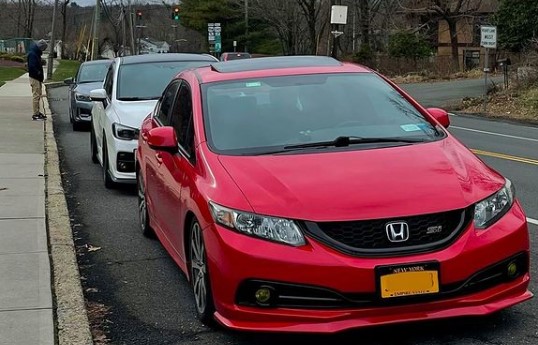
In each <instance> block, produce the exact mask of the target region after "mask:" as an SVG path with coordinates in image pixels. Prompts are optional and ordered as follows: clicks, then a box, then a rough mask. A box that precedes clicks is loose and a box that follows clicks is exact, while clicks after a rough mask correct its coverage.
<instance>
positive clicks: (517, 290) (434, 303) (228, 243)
mask: <svg viewBox="0 0 538 345" xmlns="http://www.w3.org/2000/svg"><path fill="white" fill-rule="evenodd" d="M204 240H205V242H206V246H207V255H208V264H209V272H210V278H211V281H212V282H226V284H222V283H220V284H213V296H214V300H215V307H216V313H215V318H216V319H217V320H218V322H220V323H221V324H223V325H224V326H226V327H229V328H232V329H237V330H251V331H271V332H314V333H317V332H321V333H331V332H338V331H343V330H346V329H350V328H356V327H364V326H372V325H382V324H391V323H399V322H408V321H418V320H426V319H428V320H431V319H438V318H447V317H456V316H464V315H487V314H490V313H494V312H496V311H499V310H501V309H504V308H507V307H510V306H512V305H514V304H517V303H520V302H523V301H525V300H527V299H529V298H531V297H532V293H531V292H530V291H528V285H529V280H530V277H529V274H528V255H529V253H528V251H529V238H528V230H527V225H526V220H525V216H524V214H523V212H522V211H521V208H520V206H519V204H518V203H517V202H516V203H515V204H514V206H513V207H512V209H511V210H510V211H509V212H508V213H507V214H506V215H505V216H504V217H503V218H502V219H501V220H499V221H498V222H497V223H496V224H494V225H493V226H491V227H490V228H489V229H488V230H486V231H479V230H475V229H474V228H473V226H472V225H470V226H469V227H468V228H467V229H466V230H465V231H464V232H463V233H462V234H461V235H460V237H459V238H458V239H457V240H456V241H455V242H454V243H453V244H452V245H450V246H449V247H447V248H445V249H442V250H438V251H435V252H430V253H423V254H414V255H407V256H398V257H376V258H372V257H368V258H364V257H362V258H361V257H353V256H349V255H346V254H343V253H340V252H337V251H335V250H333V249H331V248H329V247H327V246H325V245H323V244H321V243H318V242H316V241H315V240H312V239H311V238H308V244H307V245H306V246H303V247H299V248H295V247H290V246H286V245H281V244H277V243H272V242H268V241H264V240H259V239H255V238H251V237H247V236H244V235H241V234H238V233H236V232H234V231H231V230H228V229H226V228H223V227H220V226H217V225H215V224H212V225H210V226H208V227H206V228H205V231H204ZM518 254H519V255H524V256H525V258H526V260H527V265H526V268H525V269H526V272H522V273H521V274H519V275H518V276H517V277H516V278H514V279H512V280H509V281H502V282H499V283H496V284H494V285H488V286H485V287H484V288H482V289H475V290H472V291H471V290H469V291H468V292H466V293H463V294H458V295H443V294H439V295H438V296H437V297H438V298H436V296H432V295H427V297H425V298H423V299H421V298H414V299H413V300H410V301H405V300H403V299H402V300H399V301H396V303H388V304H376V303H370V304H364V305H362V306H358V305H356V306H351V305H346V306H340V307H339V306H334V307H324V308H319V307H301V308H299V307H292V306H291V307H290V306H287V307H279V306H276V307H261V306H260V307H256V306H252V305H245V304H242V303H238V291H239V290H240V287H241V286H242V285H244V283H245V282H246V281H249V280H257V279H258V280H263V281H273V282H283V283H289V284H298V285H307V286H316V287H320V288H323V289H327V290H331V291H336V292H338V293H340V294H342V295H346V296H350V295H351V296H358V295H361V296H362V295H370V296H372V295H373V296H377V295H378V288H377V281H376V276H375V268H376V267H378V266H384V265H405V264H410V263H420V262H438V263H439V265H440V273H439V274H440V276H439V279H440V284H441V292H443V287H446V286H454V285H455V284H458V283H460V282H465V281H467V280H468V279H470V278H471V277H473V276H474V275H476V274H477V273H478V272H480V271H483V270H485V269H486V268H488V267H491V266H492V265H494V264H496V263H500V262H503V261H504V260H507V259H508V258H511V257H514V256H516V255H518ZM425 296H426V295H425Z"/></svg>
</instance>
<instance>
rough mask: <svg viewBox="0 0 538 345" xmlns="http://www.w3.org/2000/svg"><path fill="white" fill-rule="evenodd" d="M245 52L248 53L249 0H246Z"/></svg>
mask: <svg viewBox="0 0 538 345" xmlns="http://www.w3.org/2000/svg"><path fill="white" fill-rule="evenodd" d="M245 53H248V0H245Z"/></svg>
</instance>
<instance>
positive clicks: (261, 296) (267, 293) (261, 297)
mask: <svg viewBox="0 0 538 345" xmlns="http://www.w3.org/2000/svg"><path fill="white" fill-rule="evenodd" d="M255 296H256V302H258V303H262V304H266V303H267V302H269V300H270V299H271V289H269V288H268V287H261V288H259V289H258V290H256V294H255Z"/></svg>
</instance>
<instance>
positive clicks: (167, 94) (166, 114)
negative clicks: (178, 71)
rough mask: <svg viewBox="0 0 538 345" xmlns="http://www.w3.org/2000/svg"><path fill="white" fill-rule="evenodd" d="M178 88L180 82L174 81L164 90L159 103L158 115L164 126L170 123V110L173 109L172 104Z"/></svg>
mask: <svg viewBox="0 0 538 345" xmlns="http://www.w3.org/2000/svg"><path fill="white" fill-rule="evenodd" d="M178 88H179V82H174V83H173V84H171V85H170V86H168V88H167V89H166V90H164V92H163V97H162V99H161V102H160V104H159V111H158V112H157V116H156V117H157V119H158V120H159V122H160V123H161V124H162V125H163V126H168V125H169V124H170V111H171V110H172V105H173V104H174V100H175V99H176V94H177V89H178Z"/></svg>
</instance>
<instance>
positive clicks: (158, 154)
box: [155, 152, 163, 164]
mask: <svg viewBox="0 0 538 345" xmlns="http://www.w3.org/2000/svg"><path fill="white" fill-rule="evenodd" d="M155 159H156V160H157V163H159V164H163V156H162V155H161V153H160V152H159V153H156V154H155Z"/></svg>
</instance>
